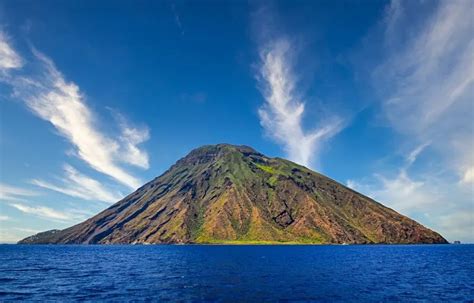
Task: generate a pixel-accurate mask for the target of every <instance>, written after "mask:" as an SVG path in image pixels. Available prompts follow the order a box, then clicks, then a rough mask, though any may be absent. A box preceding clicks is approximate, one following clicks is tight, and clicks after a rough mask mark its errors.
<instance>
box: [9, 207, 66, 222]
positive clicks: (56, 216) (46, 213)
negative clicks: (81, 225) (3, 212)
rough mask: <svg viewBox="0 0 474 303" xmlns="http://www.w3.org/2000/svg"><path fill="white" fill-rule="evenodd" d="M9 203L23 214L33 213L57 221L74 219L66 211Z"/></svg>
mask: <svg viewBox="0 0 474 303" xmlns="http://www.w3.org/2000/svg"><path fill="white" fill-rule="evenodd" d="M9 205H10V206H11V207H14V208H16V209H17V210H19V211H21V212H23V213H25V214H30V215H34V216H37V217H41V218H45V219H52V220H58V221H71V220H73V219H74V217H72V216H71V215H70V214H68V213H65V212H61V211H58V210H54V209H52V208H49V207H46V206H29V205H26V204H20V203H10V204H9Z"/></svg>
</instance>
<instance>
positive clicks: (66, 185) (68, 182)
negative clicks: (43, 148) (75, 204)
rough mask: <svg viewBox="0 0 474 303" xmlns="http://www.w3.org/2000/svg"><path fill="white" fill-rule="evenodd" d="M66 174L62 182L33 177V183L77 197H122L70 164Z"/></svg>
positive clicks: (111, 199)
mask: <svg viewBox="0 0 474 303" xmlns="http://www.w3.org/2000/svg"><path fill="white" fill-rule="evenodd" d="M64 172H65V176H64V178H62V182H61V184H52V183H51V182H47V181H43V180H38V179H33V180H32V181H31V183H32V184H34V185H37V186H40V187H43V188H46V189H50V190H53V191H57V192H60V193H62V194H65V195H69V196H72V197H77V198H81V199H85V200H92V201H103V202H110V203H113V202H117V201H118V200H120V199H121V198H122V195H121V194H119V193H112V192H110V191H109V190H107V189H105V188H104V187H103V186H102V184H101V183H100V182H99V181H97V180H95V179H92V178H90V177H88V176H86V175H83V174H81V173H79V172H78V171H77V170H76V169H75V168H74V167H72V166H70V165H65V166H64Z"/></svg>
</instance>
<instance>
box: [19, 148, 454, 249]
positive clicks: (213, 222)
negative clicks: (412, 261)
mask: <svg viewBox="0 0 474 303" xmlns="http://www.w3.org/2000/svg"><path fill="white" fill-rule="evenodd" d="M20 243H25V244H33V243H87V244H93V243H100V244H112V243H141V244H144V243H359V244H362V243H447V241H446V240H445V239H444V238H443V237H442V236H440V235H439V234H438V233H436V232H434V231H432V230H430V229H428V228H426V227H424V226H422V225H420V224H419V223H417V222H415V221H413V220H411V219H409V218H407V217H405V216H403V215H401V214H399V213H397V212H395V211H394V210H392V209H390V208H387V207H385V206H383V205H382V204H380V203H378V202H376V201H374V200H372V199H370V198H368V197H366V196H364V195H361V194H360V193H357V192H355V191H353V190H351V189H349V188H347V187H345V186H344V185H341V184H339V183H337V182H336V181H334V180H331V179H329V178H327V177H325V176H323V175H321V174H318V173H316V172H314V171H311V170H309V169H307V168H305V167H303V166H300V165H297V164H295V163H293V162H290V161H287V160H283V159H279V158H268V157H266V156H264V155H262V154H260V153H258V152H256V151H255V150H253V149H252V148H250V147H246V146H233V145H228V144H219V145H213V146H204V147H201V148H198V149H195V150H193V151H192V152H191V153H190V154H189V155H188V156H186V157H184V158H183V159H181V160H179V161H178V162H177V163H176V164H175V165H173V166H172V167H171V168H170V169H169V170H168V171H166V172H165V173H164V174H163V175H161V176H160V177H158V178H156V179H154V180H152V181H151V182H149V183H147V184H145V185H144V186H142V187H141V188H139V189H138V190H137V191H135V192H134V193H132V194H130V195H129V196H127V197H125V198H124V199H122V200H121V201H119V202H117V203H116V204H114V205H113V206H111V207H110V208H108V209H106V210H104V211H103V212H101V213H99V214H98V215H96V216H94V217H92V218H90V219H88V220H86V221H85V222H82V223H80V224H78V225H75V226H72V227H70V228H67V229H65V230H62V231H57V230H55V231H48V232H44V233H39V234H37V235H34V236H31V237H28V238H26V239H24V240H22V241H20Z"/></svg>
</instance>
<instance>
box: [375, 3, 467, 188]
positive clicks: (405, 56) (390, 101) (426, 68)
mask: <svg viewBox="0 0 474 303" xmlns="http://www.w3.org/2000/svg"><path fill="white" fill-rule="evenodd" d="M433 4H436V5H435V7H434V8H433V9H432V10H427V9H426V8H425V7H417V5H420V6H423V5H433ZM473 9H474V3H473V2H472V1H464V0H460V1H440V2H428V3H421V4H417V3H413V2H402V1H392V3H391V5H390V7H389V9H388V10H387V14H386V16H385V22H384V23H383V24H382V25H383V26H384V28H385V30H384V31H383V32H384V37H383V41H385V45H386V49H385V50H384V54H383V58H384V59H383V61H382V63H381V64H379V66H377V67H376V69H375V72H374V74H373V81H374V85H375V86H376V87H377V88H378V89H379V92H380V96H381V98H382V99H383V102H382V106H383V110H384V113H385V115H386V117H387V119H388V121H389V122H390V124H391V125H392V126H393V127H394V128H395V129H396V130H397V131H399V132H400V133H402V134H405V135H407V136H409V137H410V138H413V139H414V140H416V141H415V144H416V143H419V142H422V141H425V142H426V141H430V142H431V145H432V146H433V147H434V148H435V149H437V150H438V151H439V152H441V153H442V154H444V155H445V160H446V162H447V164H448V165H449V166H451V167H452V168H453V169H454V170H455V171H457V173H458V175H459V178H460V180H462V181H464V182H466V183H469V182H474V176H473V171H474V123H472V121H473V120H472V119H473V117H474V107H473V106H472V99H473V98H474V35H472V25H473V22H472V11H473ZM420 11H421V12H424V11H432V13H431V14H429V15H428V16H426V18H419V17H420V16H419V14H418V12H420ZM408 22H410V23H413V26H411V27H409V28H408V27H406V24H407V23H408ZM453 155H454V157H453ZM472 184H474V183H471V185H472Z"/></svg>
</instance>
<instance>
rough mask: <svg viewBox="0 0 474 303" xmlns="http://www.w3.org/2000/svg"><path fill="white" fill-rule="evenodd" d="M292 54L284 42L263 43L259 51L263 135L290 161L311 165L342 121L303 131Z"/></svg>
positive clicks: (335, 120)
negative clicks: (263, 100) (272, 141)
mask: <svg viewBox="0 0 474 303" xmlns="http://www.w3.org/2000/svg"><path fill="white" fill-rule="evenodd" d="M292 55H293V54H291V45H290V42H289V40H287V39H279V40H275V41H272V42H269V43H266V44H265V45H264V46H263V47H262V48H261V50H260V59H261V64H260V69H259V78H260V79H261V80H262V81H261V82H262V83H261V84H262V86H261V90H262V94H263V96H264V98H265V101H266V102H265V104H264V105H263V106H262V107H261V108H260V110H259V116H260V121H261V124H262V126H263V127H264V129H265V131H266V133H267V134H268V135H269V136H270V137H272V138H273V139H274V140H275V141H276V142H278V143H279V144H281V145H282V146H283V148H284V150H285V152H286V153H287V156H288V157H289V158H290V159H291V160H293V161H295V162H297V163H300V164H302V165H305V166H312V164H314V160H315V159H317V158H318V154H319V151H320V147H321V144H322V143H323V141H324V140H327V139H329V138H331V137H332V136H334V135H335V134H337V133H338V132H339V131H340V130H341V128H342V121H341V119H339V118H332V119H330V120H328V121H325V122H326V123H325V124H324V125H322V126H321V127H319V128H316V129H313V130H309V131H307V130H305V129H304V127H303V116H304V112H305V103H304V102H302V101H300V98H301V96H302V93H301V92H298V91H297V87H296V84H297V83H296V82H297V78H296V76H295V74H294V71H293V70H292V62H291V59H292ZM318 118H319V119H321V117H318Z"/></svg>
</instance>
